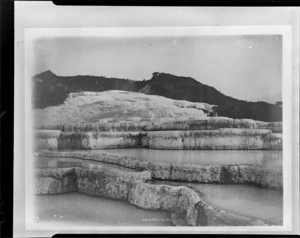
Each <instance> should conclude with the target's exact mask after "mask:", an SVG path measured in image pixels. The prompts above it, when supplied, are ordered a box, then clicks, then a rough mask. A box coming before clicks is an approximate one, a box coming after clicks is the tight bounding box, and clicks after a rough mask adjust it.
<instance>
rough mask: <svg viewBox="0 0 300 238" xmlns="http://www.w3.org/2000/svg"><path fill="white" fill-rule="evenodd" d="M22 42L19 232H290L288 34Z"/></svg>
mask: <svg viewBox="0 0 300 238" xmlns="http://www.w3.org/2000/svg"><path fill="white" fill-rule="evenodd" d="M20 8H21V7H20ZM107 12H109V10H107ZM23 37H24V41H23V42H19V44H20V45H22V47H24V52H23V54H24V64H23V66H24V72H23V73H24V79H25V80H24V88H23V90H24V89H25V90H24V97H23V101H22V103H23V105H24V106H23V110H24V115H25V124H26V126H25V128H22V129H21V130H23V132H24V133H25V140H24V142H23V143H24V151H25V153H24V156H23V160H25V161H26V162H25V163H24V162H23V164H24V167H23V170H24V172H23V176H22V178H20V179H21V180H22V181H23V183H24V186H23V185H22V184H20V185H19V186H23V189H24V194H25V196H24V204H25V211H24V217H25V221H24V224H25V227H26V229H25V230H31V231H54V233H53V234H55V233H57V231H85V232H89V231H91V232H103V231H110V232H114V231H115V232H126V231H130V232H135V231H136V232H139V231H149V232H156V231H160V232H165V233H166V232H170V231H171V232H176V231H177V232H192V233H197V232H200V233H205V232H208V233H209V232H212V231H216V232H222V231H223V232H225V233H230V232H252V233H257V232H262V233H263V232H276V231H278V232H283V231H288V230H289V229H291V224H292V220H293V215H292V210H293V207H292V199H293V198H292V197H293V196H292V194H293V193H292V191H293V183H292V180H293V179H292V178H293V173H292V171H293V169H292V167H293V166H292V165H293V161H292V157H293V156H295V154H294V153H293V152H292V140H293V139H292V130H293V129H292V123H291V113H292V102H293V98H292V90H293V87H292V71H291V67H292V40H291V39H292V31H291V27H289V26H286V25H285V26H267V27H264V26H207V27H205V26H177V27H175V26H173V27H167V26H161V27H157V26H155V27H127V26H125V27H106V28H105V27H91V28H89V27H80V28H79V27H76V28H74V27H61V28H60V27H57V26H56V27H55V28H48V27H40V26H38V27H34V28H26V29H24V35H23ZM16 44H18V42H16ZM16 64H18V62H16ZM19 67H20V66H19ZM20 105H21V104H20ZM295 175H296V174H295ZM295 175H294V176H295ZM20 177H21V176H20ZM298 182H299V181H298ZM17 206H18V205H17ZM20 206H21V205H20ZM35 234H37V233H35Z"/></svg>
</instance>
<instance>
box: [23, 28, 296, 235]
mask: <svg viewBox="0 0 300 238" xmlns="http://www.w3.org/2000/svg"><path fill="white" fill-rule="evenodd" d="M273 34H274V35H275V34H276V35H282V64H283V65H282V93H283V198H284V199H283V200H284V204H283V210H284V212H283V225H282V226H270V227H264V226H263V227H261V226H252V227H236V226H232V227H230V226H228V227H180V228H179V227H141V226H140V227H136V226H122V227H118V226H111V227H110V226H99V227H95V226H86V227H83V226H82V227H76V226H74V227H71V228H70V227H68V228H63V227H61V226H59V227H55V226H53V225H52V226H51V230H52V231H53V233H57V232H58V231H64V232H68V233H73V232H84V233H145V232H146V233H191V234H192V233H249V232H250V233H270V232H279V233H281V232H286V231H291V230H292V196H293V193H292V191H293V190H292V166H293V163H292V149H293V148H292V130H293V128H292V124H293V123H292V106H293V98H292V96H293V93H292V31H291V27H290V26H218V27H216V26H213V27H128V28H124V27H123V28H119V27H116V28H29V29H28V28H27V29H25V35H24V36H25V41H24V46H25V68H24V69H25V77H24V78H25V102H23V103H24V107H25V125H26V127H25V138H26V140H25V158H24V159H25V161H26V162H27V163H25V207H26V209H25V222H26V230H49V228H50V227H49V225H45V226H43V225H40V224H38V223H35V222H34V220H35V218H34V217H33V210H34V204H33V190H32V186H31V185H32V182H33V158H32V148H33V147H32V143H33V141H32V130H31V128H32V113H31V80H30V79H31V77H32V75H33V74H34V72H33V71H32V68H33V66H32V64H33V59H34V50H33V46H34V41H35V40H36V39H38V38H41V37H42V38H47V37H80V36H83V37H85V38H86V37H143V36H151V37H163V36H174V37H178V36H202V35H210V36H212V35H273ZM19 129H20V128H19Z"/></svg>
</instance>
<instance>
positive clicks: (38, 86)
mask: <svg viewBox="0 0 300 238" xmlns="http://www.w3.org/2000/svg"><path fill="white" fill-rule="evenodd" d="M114 89H116V90H124V91H134V92H143V93H146V94H153V95H160V96H165V97H168V98H172V99H177V100H187V101H191V102H206V103H209V104H214V105H218V109H217V113H218V115H219V116H226V117H231V118H248V119H254V120H260V121H282V108H281V107H279V106H275V105H273V104H269V103H266V102H247V101H242V100H238V99H234V98H232V97H229V96H226V95H224V94H223V93H221V92H219V91H218V90H216V89H215V88H213V87H210V86H208V85H205V84H202V83H200V82H198V81H196V80H195V79H193V78H190V77H182V76H174V75H171V74H166V73H157V72H156V73H153V77H152V78H151V79H150V80H144V81H133V80H128V79H119V78H106V77H103V76H100V77H97V76H83V75H80V76H68V77H61V76H57V75H55V74H53V73H52V72H51V71H45V72H43V73H41V74H38V75H35V76H34V77H33V92H34V95H33V98H34V102H33V105H34V108H45V107H49V106H55V105H59V104H61V103H63V101H64V100H65V99H66V97H67V95H68V94H69V93H71V92H80V91H94V92H97V91H99V92H100V91H106V90H114Z"/></svg>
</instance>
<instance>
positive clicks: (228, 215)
mask: <svg viewBox="0 0 300 238" xmlns="http://www.w3.org/2000/svg"><path fill="white" fill-rule="evenodd" d="M150 179H151V174H150V172H149V171H143V172H123V171H119V170H114V169H100V170H89V169H84V168H78V167H74V168H56V169H36V170H35V193H36V194H56V193H65V192H82V193H87V194H91V195H95V196H101V197H106V198H112V199H120V200H125V201H127V202H129V203H131V204H133V205H135V206H138V207H140V208H143V209H161V210H165V211H170V212H172V218H173V222H174V224H177V225H178V224H180V225H191V226H224V225H230V226H247V225H249V226H265V225H270V224H268V223H267V222H266V221H262V220H259V219H254V218H249V217H245V216H241V215H239V214H235V213H233V212H228V211H224V210H219V209H216V208H214V207H212V206H211V205H209V204H208V203H207V202H206V201H205V200H204V199H203V198H201V196H200V195H199V193H197V192H196V191H194V190H193V189H191V188H188V187H185V186H178V187H173V186H169V185H152V184H149V183H147V180H150Z"/></svg>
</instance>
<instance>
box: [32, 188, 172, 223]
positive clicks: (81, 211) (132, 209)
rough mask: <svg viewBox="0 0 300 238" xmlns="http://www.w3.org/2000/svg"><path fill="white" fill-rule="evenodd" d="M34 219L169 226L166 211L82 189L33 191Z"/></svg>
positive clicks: (60, 221) (168, 217)
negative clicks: (57, 192)
mask: <svg viewBox="0 0 300 238" xmlns="http://www.w3.org/2000/svg"><path fill="white" fill-rule="evenodd" d="M34 204H35V218H36V222H39V223H49V224H57V223H58V224H61V225H66V226H67V225H70V226H73V227H74V225H78V226H172V225H173V224H172V223H171V216H170V213H169V212H166V211H153V210H144V209H141V208H138V207H136V206H133V205H131V204H129V203H127V202H125V201H118V200H111V199H106V198H101V197H96V196H90V195H86V194H82V193H66V194H55V195H35V197H34Z"/></svg>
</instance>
